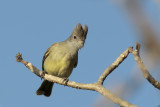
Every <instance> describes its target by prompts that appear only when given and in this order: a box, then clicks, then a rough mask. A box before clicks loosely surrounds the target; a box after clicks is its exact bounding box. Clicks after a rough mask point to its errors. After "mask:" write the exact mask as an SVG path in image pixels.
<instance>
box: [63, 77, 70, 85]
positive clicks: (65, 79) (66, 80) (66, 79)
mask: <svg viewBox="0 0 160 107" xmlns="http://www.w3.org/2000/svg"><path fill="white" fill-rule="evenodd" d="M63 79H64V80H63V82H65V84H64V86H67V83H68V81H69V79H68V78H63Z"/></svg>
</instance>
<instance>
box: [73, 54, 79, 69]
mask: <svg viewBox="0 0 160 107" xmlns="http://www.w3.org/2000/svg"><path fill="white" fill-rule="evenodd" d="M77 65H78V53H77V55H76V61H75V64H74V68H76V67H77Z"/></svg>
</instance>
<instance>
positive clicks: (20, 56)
mask: <svg viewBox="0 0 160 107" xmlns="http://www.w3.org/2000/svg"><path fill="white" fill-rule="evenodd" d="M22 60H23V58H22V54H21V53H19V52H18V54H17V55H16V61H17V62H22Z"/></svg>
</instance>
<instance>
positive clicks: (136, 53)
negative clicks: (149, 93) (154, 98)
mask: <svg viewBox="0 0 160 107" xmlns="http://www.w3.org/2000/svg"><path fill="white" fill-rule="evenodd" d="M139 50H140V44H139V43H136V46H135V51H133V49H130V50H129V51H130V52H131V53H132V54H133V55H134V58H135V60H136V62H137V64H138V66H139V68H140V69H141V71H142V73H143V76H144V77H145V78H146V79H147V80H148V81H149V82H150V83H151V84H152V85H153V86H154V87H155V88H157V89H160V83H159V82H158V81H157V80H155V79H154V78H153V77H152V75H151V74H150V73H149V72H148V70H147V68H146V67H145V65H144V64H143V61H142V59H141V57H140V55H139Z"/></svg>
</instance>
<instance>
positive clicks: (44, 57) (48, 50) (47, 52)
mask: <svg viewBox="0 0 160 107" xmlns="http://www.w3.org/2000/svg"><path fill="white" fill-rule="evenodd" d="M54 45H55V43H54V44H52V45H51V46H50V47H49V48H48V49H47V51H46V52H45V54H44V56H43V60H42V71H44V61H45V59H46V58H47V57H48V55H49V54H50V48H51V47H52V46H54Z"/></svg>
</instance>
